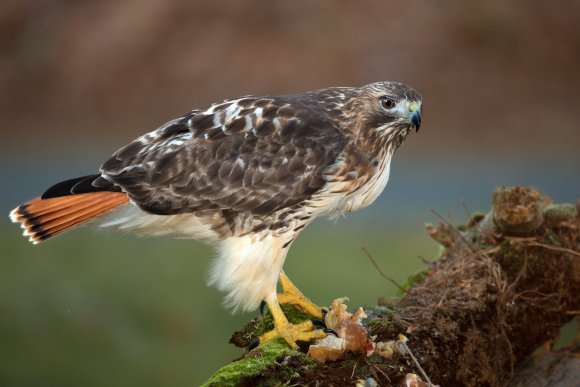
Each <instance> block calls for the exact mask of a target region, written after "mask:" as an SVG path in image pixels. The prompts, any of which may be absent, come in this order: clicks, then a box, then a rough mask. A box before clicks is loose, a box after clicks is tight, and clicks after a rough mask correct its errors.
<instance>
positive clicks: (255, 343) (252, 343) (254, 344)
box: [248, 337, 260, 351]
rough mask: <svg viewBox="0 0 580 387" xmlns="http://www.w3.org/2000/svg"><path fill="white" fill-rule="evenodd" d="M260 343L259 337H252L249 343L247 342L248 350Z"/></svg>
mask: <svg viewBox="0 0 580 387" xmlns="http://www.w3.org/2000/svg"><path fill="white" fill-rule="evenodd" d="M258 345H260V339H259V338H258V337H254V338H253V339H252V340H251V341H250V343H249V344H248V351H251V350H252V349H254V348H257V347H258Z"/></svg>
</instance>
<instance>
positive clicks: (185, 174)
mask: <svg viewBox="0 0 580 387" xmlns="http://www.w3.org/2000/svg"><path fill="white" fill-rule="evenodd" d="M293 98H296V97H295V96H294V97H262V98H255V97H245V98H241V99H238V100H232V101H225V102H224V103H221V104H216V105H212V107H210V108H209V109H207V110H205V111H193V112H192V113H190V114H188V115H186V116H184V117H182V118H179V119H177V120H174V121H171V122H169V123H167V124H166V125H165V126H163V127H161V128H159V129H157V130H156V131H154V132H151V133H149V134H146V135H144V136H143V137H141V138H139V139H137V140H135V141H134V142H132V143H131V144H129V145H127V146H126V147H125V148H123V149H121V150H119V151H118V152H117V153H115V155H113V157H112V158H111V159H109V160H108V161H107V162H105V163H104V164H103V166H102V167H101V171H102V177H101V178H100V181H99V179H97V181H95V182H94V183H93V184H94V185H97V186H98V185H99V184H104V185H107V184H110V183H111V182H112V183H114V184H115V185H117V186H119V187H121V188H122V189H123V191H125V192H127V193H128V194H129V196H130V198H131V199H132V201H133V202H134V203H136V204H137V205H138V206H139V207H140V208H142V209H144V210H145V211H148V212H150V213H154V214H178V213H184V212H205V211H224V210H225V211H228V212H232V211H233V212H249V213H253V214H256V215H266V214H269V213H272V212H274V211H276V210H279V209H281V208H285V207H288V206H291V205H293V204H296V203H299V202H301V201H303V200H305V199H308V198H309V197H310V196H311V195H312V194H313V193H315V192H316V191H318V190H319V189H320V188H321V187H322V186H324V184H325V180H324V177H323V172H324V170H325V169H326V168H327V167H328V166H329V165H332V164H333V163H335V161H336V159H337V156H338V155H339V153H340V151H341V150H342V149H343V148H344V145H345V140H344V138H343V137H342V135H341V134H340V132H339V131H338V130H337V129H336V128H335V127H334V126H333V125H332V124H331V120H330V119H328V114H327V113H325V112H326V110H325V109H324V107H323V106H322V107H319V106H316V105H315V106H313V105H312V103H311V102H312V101H308V100H307V101H301V100H296V99H293ZM105 180H106V181H105Z"/></svg>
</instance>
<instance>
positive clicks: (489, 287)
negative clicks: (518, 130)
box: [208, 187, 580, 386]
mask: <svg viewBox="0 0 580 387" xmlns="http://www.w3.org/2000/svg"><path fill="white" fill-rule="evenodd" d="M578 207H579V205H576V206H574V205H570V204H563V205H553V204H551V200H550V199H549V198H547V197H545V196H544V195H542V194H541V193H539V192H538V191H536V190H534V189H530V188H522V187H514V188H499V189H498V190H496V191H495V192H494V193H493V209H492V211H490V212H489V213H488V214H486V215H476V216H473V217H472V219H471V220H470V222H469V224H467V225H465V226H461V227H457V228H456V227H454V226H452V225H451V224H449V223H448V222H446V221H444V220H443V221H442V222H441V223H440V224H439V225H437V226H434V225H428V226H427V231H428V232H429V234H430V235H431V236H432V237H433V238H434V239H435V240H436V241H438V242H439V243H440V244H441V245H442V246H443V250H442V253H441V256H440V257H438V259H437V260H435V261H433V262H431V263H429V265H428V267H427V268H426V269H425V271H424V272H422V273H420V274H419V275H415V276H413V277H412V278H413V281H415V282H414V283H413V284H412V285H411V286H410V287H408V288H407V289H406V291H405V293H404V295H403V296H402V297H401V298H400V299H398V300H397V301H395V302H393V303H387V302H385V301H380V302H379V305H378V306H376V307H372V308H368V309H366V310H365V312H366V314H367V315H368V318H367V319H365V320H364V325H365V327H366V328H367V329H368V331H369V333H370V334H371V335H375V336H376V341H389V340H393V339H394V338H396V337H398V335H400V334H404V335H405V336H406V337H407V338H408V342H407V346H408V347H409V349H410V351H411V353H412V355H413V356H411V355H410V354H409V353H407V354H403V353H400V352H395V354H394V355H393V356H392V357H391V358H388V359H387V358H384V357H381V356H378V355H373V356H370V357H366V356H364V355H360V354H349V355H347V356H344V357H343V358H341V359H339V360H337V361H335V362H331V363H326V364H319V363H316V362H313V361H311V360H310V359H308V358H307V357H306V355H304V354H303V353H301V352H299V351H291V352H287V351H286V352H284V354H283V355H280V356H271V357H270V359H273V361H272V362H271V363H268V364H267V365H266V366H265V368H263V369H261V370H260V372H258V373H253V374H252V373H250V374H243V373H242V374H240V375H236V378H235V379H231V381H232V382H231V383H230V384H232V385H276V384H285V383H287V384H288V385H312V386H314V385H336V386H342V385H355V384H356V383H357V381H359V382H360V383H363V385H365V384H364V383H366V385H373V383H375V382H376V383H377V384H378V385H380V386H388V385H395V386H398V385H417V386H420V385H421V383H423V382H426V381H427V380H426V379H427V377H428V378H429V379H430V381H431V382H432V383H433V384H435V385H440V386H499V385H506V384H508V383H509V382H510V380H513V384H512V385H514V386H521V385H533V384H529V383H530V382H529V381H530V380H551V379H550V378H551V377H553V376H554V375H553V373H554V372H560V374H561V375H560V376H562V378H560V380H566V378H568V379H569V380H574V378H577V379H576V380H578V378H580V369H579V368H578V367H577V366H576V367H568V368H562V367H563V366H562V365H558V366H552V367H547V366H546V367H544V366H542V365H541V364H543V363H541V362H540V363H538V360H542V359H541V358H540V359H536V362H528V363H525V365H522V364H524V362H525V361H526V359H528V358H529V357H530V355H531V354H532V353H533V352H534V350H536V349H537V348H538V347H539V346H540V345H542V344H543V343H546V342H553V341H554V340H555V339H556V338H557V336H558V333H559V330H560V328H561V327H562V325H564V324H565V323H567V322H569V321H570V320H571V319H573V318H574V316H576V315H577V314H579V312H580V296H579V295H580V237H579V231H578V230H579V227H580V218H579V215H578V213H579V211H578ZM258 325H264V324H263V321H258V320H257V321H253V322H252V323H250V324H249V325H248V327H246V328H245V329H244V330H242V331H241V332H238V333H237V334H236V335H234V337H233V342H234V343H236V344H237V345H240V346H243V345H246V344H247V341H248V339H249V338H250V337H251V336H252V334H256V329H257V327H258ZM258 350H259V348H258ZM574 353H576V354H577V353H578V351H577V348H576V349H575V350H572V349H569V350H568V351H563V352H561V353H560V355H559V356H560V357H557V356H556V355H554V354H552V355H550V356H556V357H555V359H556V360H555V362H556V363H558V364H564V363H567V362H566V361H563V360H562V359H563V358H574V356H572V355H570V354H574ZM274 354H275V352H274ZM563 354H567V355H569V356H565V355H563ZM248 356H250V357H251V356H256V353H255V352H254V351H252V352H249V353H248V354H247V355H246V358H247V357H248ZM257 356H260V354H259V352H258V355H257ZM562 356H563V357H562ZM412 357H414V358H415V359H416V361H414V360H413V359H412ZM548 359H549V358H548V357H546V360H542V361H546V362H547V361H548ZM550 359H552V358H550ZM558 359H559V360H558ZM243 361H244V360H241V362H242V363H239V364H243ZM552 362H554V360H552ZM571 362H573V361H571ZM234 364H235V363H234ZM550 364H554V363H550ZM575 364H577V363H575ZM519 366H522V369H521V371H518V367H519ZM231 367H234V366H231ZM419 367H421V368H422V370H420V369H419ZM410 375H418V376H419V377H420V378H422V379H423V381H422V382H421V381H418V380H417V379H418V378H417V377H416V376H410ZM422 375H426V377H425V376H422ZM530 375H531V378H530ZM560 376H558V377H560ZM526 377H527V378H528V379H525V378H526ZM534 378H535V379H534ZM540 378H544V379H540ZM411 379H415V381H412V380H411ZM216 380H218V379H210V380H209V381H208V384H209V385H212V384H213V385H217V384H216ZM526 380H527V381H528V382H527V383H526V382H525V381H526ZM224 381H226V379H223V380H222V382H224ZM413 383H414V384H413ZM522 383H523V384H522ZM222 384H227V383H225V382H224V383H222ZM423 385H425V384H423ZM537 385H541V384H537ZM561 385H564V384H561Z"/></svg>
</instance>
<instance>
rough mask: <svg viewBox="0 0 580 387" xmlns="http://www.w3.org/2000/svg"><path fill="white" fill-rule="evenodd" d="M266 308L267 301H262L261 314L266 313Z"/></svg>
mask: <svg viewBox="0 0 580 387" xmlns="http://www.w3.org/2000/svg"><path fill="white" fill-rule="evenodd" d="M264 308H266V301H263V300H262V302H260V314H261V315H262V316H263V315H264Z"/></svg>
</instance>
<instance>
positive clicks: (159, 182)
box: [10, 82, 422, 346]
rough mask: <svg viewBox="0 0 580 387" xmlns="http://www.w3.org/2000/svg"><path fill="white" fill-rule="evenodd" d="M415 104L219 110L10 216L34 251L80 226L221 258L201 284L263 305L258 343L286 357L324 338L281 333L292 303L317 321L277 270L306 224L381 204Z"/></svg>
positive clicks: (128, 149) (394, 86)
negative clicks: (177, 243) (288, 349)
mask: <svg viewBox="0 0 580 387" xmlns="http://www.w3.org/2000/svg"><path fill="white" fill-rule="evenodd" d="M421 103H422V97H421V96H420V95H419V94H418V93H417V92H416V91H415V90H413V89H411V88H410V87H408V86H405V85H403V84H400V83H395V82H377V83H372V84H370V85H366V86H362V87H358V88H353V87H333V88H328V89H322V90H316V91H310V92H305V93H300V94H292V95H277V96H274V95H269V96H246V97H241V98H237V99H231V100H225V101H223V102H219V103H215V104H213V105H211V106H210V107H209V108H207V109H200V110H193V111H192V112H190V113H188V114H186V115H185V116H183V117H180V118H177V119H175V120H173V121H170V122H168V123H167V124H165V125H163V126H162V127H160V128H159V129H157V130H155V131H153V132H151V133H148V134H145V135H144V136H142V137H140V138H138V139H136V140H135V141H133V142H132V143H130V144H129V145H127V146H125V147H124V148H122V149H120V150H119V151H117V152H116V153H115V154H114V155H113V156H112V157H111V158H110V159H109V160H107V161H106V162H105V163H104V164H103V165H102V166H101V168H100V172H99V173H97V174H94V175H89V176H84V177H80V178H76V179H71V180H66V181H63V182H61V183H58V184H56V185H54V186H52V187H50V188H49V189H48V190H47V191H46V192H45V193H44V194H43V195H42V196H41V197H40V198H37V199H34V200H31V201H29V202H27V203H25V204H22V205H21V206H19V207H18V208H16V209H14V210H13V211H12V212H11V214H10V217H11V219H12V220H13V221H14V222H20V223H21V225H22V227H23V228H24V235H26V236H29V237H30V240H31V241H32V242H34V243H38V242H41V241H44V240H46V239H48V238H50V237H52V236H54V235H57V234H59V233H61V232H63V231H66V230H69V229H71V228H73V227H75V226H78V225H80V224H83V223H85V222H88V221H93V223H94V224H97V225H100V226H104V227H115V228H117V229H120V230H127V231H133V232H136V233H138V234H142V235H174V236H177V237H186V238H194V239H199V240H203V241H206V242H209V243H211V244H213V245H215V246H216V247H217V249H218V252H219V258H218V259H217V260H216V262H215V264H214V266H213V270H212V272H211V279H210V283H211V284H213V285H215V286H217V287H218V288H219V289H220V290H222V291H224V292H226V293H227V295H226V302H227V305H228V306H229V307H231V308H232V309H234V310H237V309H241V310H245V311H247V310H253V309H256V308H257V307H258V306H259V305H260V303H261V302H262V301H265V302H266V304H267V305H268V307H269V309H270V311H271V312H272V315H273V317H274V322H275V329H274V330H273V331H272V332H270V333H268V334H266V335H264V336H262V337H261V340H262V341H265V340H269V339H271V338H273V337H278V336H281V337H283V338H284V339H286V341H287V342H288V343H289V344H290V345H292V346H296V341H297V340H303V341H308V340H311V339H314V338H320V337H323V336H324V335H325V333H324V332H323V331H321V330H317V329H315V327H314V326H313V324H312V323H310V322H308V323H303V324H298V325H292V324H290V323H289V322H288V320H287V319H286V317H285V316H284V314H283V313H282V311H281V309H280V305H279V304H280V303H292V304H295V305H297V306H298V307H300V308H302V309H303V310H305V311H306V312H308V313H310V314H311V315H313V316H315V317H321V310H320V308H318V307H317V306H316V305H314V304H313V303H312V302H310V301H308V299H306V298H305V297H304V296H303V295H302V293H300V291H298V290H297V289H296V287H295V286H294V285H293V284H292V283H291V282H290V281H289V280H288V278H287V277H286V276H285V275H284V273H283V271H282V266H283V264H284V260H285V259H286V254H287V253H288V249H289V248H290V245H291V244H292V242H293V241H294V240H295V239H296V237H297V236H298V235H299V234H300V232H302V230H304V228H305V227H306V226H307V225H308V224H310V222H312V221H313V220H314V219H315V218H316V217H318V216H335V215H339V214H343V213H347V212H352V211H355V210H358V209H360V208H363V207H366V206H368V205H369V204H371V203H372V202H373V201H374V200H375V199H376V198H377V197H378V196H379V194H380V193H381V191H382V190H383V188H384V187H385V185H386V184H387V180H388V178H389V169H390V163H391V157H392V156H393V153H394V152H395V150H396V149H397V148H398V147H399V146H400V145H401V143H402V142H403V140H404V139H405V138H406V137H407V134H409V132H410V131H412V130H413V129H415V130H418V129H419V126H420V124H421ZM278 281H280V282H281V285H282V289H283V293H282V294H278V295H277V294H276V284H277V282H278Z"/></svg>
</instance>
